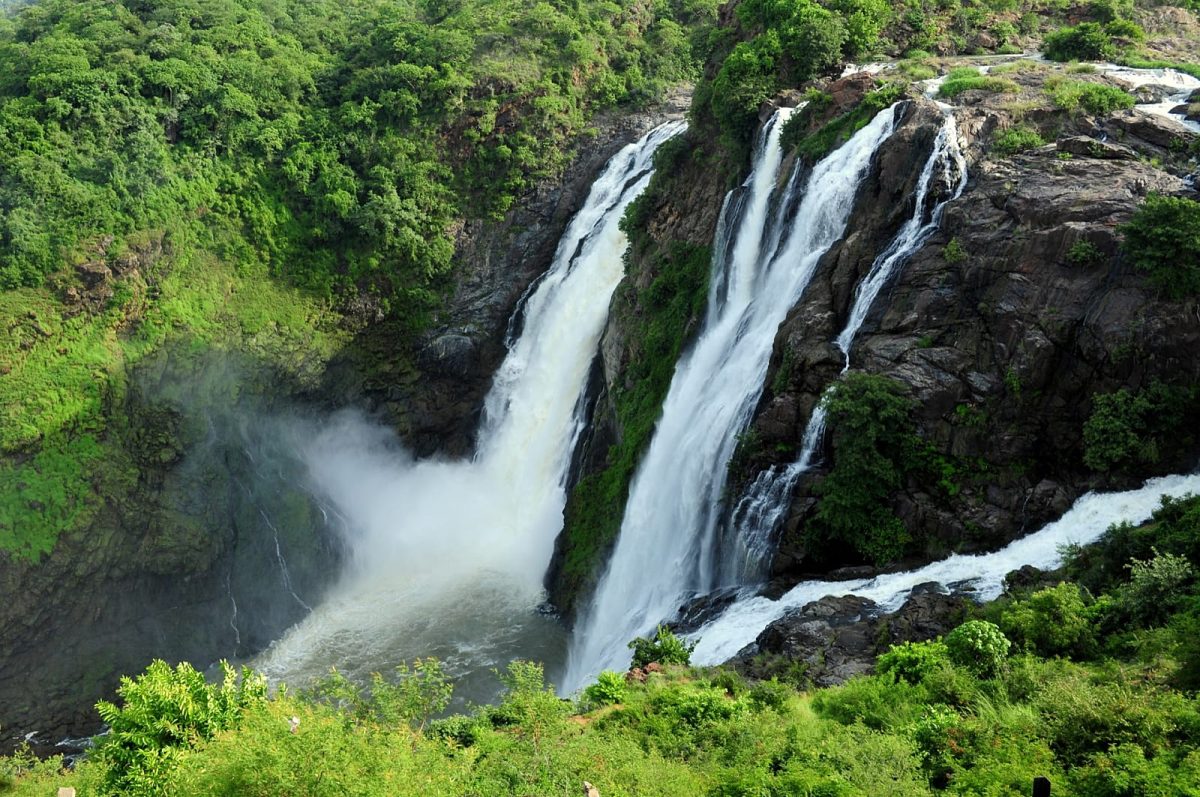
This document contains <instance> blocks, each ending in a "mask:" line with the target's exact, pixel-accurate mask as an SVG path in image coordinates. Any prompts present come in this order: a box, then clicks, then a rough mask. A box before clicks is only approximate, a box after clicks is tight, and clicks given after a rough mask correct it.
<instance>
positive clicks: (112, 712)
mask: <svg viewBox="0 0 1200 797" xmlns="http://www.w3.org/2000/svg"><path fill="white" fill-rule="evenodd" d="M221 671H222V675H223V678H222V681H221V684H220V685H215V684H209V683H207V682H206V681H205V680H204V674H203V673H201V672H198V671H197V670H196V669H195V668H193V667H192V666H191V665H190V664H187V663H186V662H185V663H183V664H180V665H179V666H178V667H176V668H174V669H172V668H171V666H170V665H169V664H167V663H166V662H165V661H158V660H156V661H154V662H152V663H151V664H150V666H149V667H147V668H146V672H145V673H143V674H142V675H139V676H138V677H137V678H136V679H131V678H122V679H121V686H120V687H119V688H118V689H117V694H118V695H119V696H120V698H121V702H122V704H121V705H120V706H117V705H115V704H113V703H109V702H106V701H101V702H100V703H97V704H96V710H97V712H98V713H99V714H100V719H102V720H103V721H104V723H105V724H106V725H108V727H109V733H108V734H107V735H106V736H104V737H103V738H102V739H100V741H99V743H98V745H97V746H96V749H95V750H94V752H93V753H92V754H91V755H90V756H89V759H90V760H92V761H94V762H95V765H96V766H97V768H98V769H99V770H100V772H101V787H100V793H102V794H118V795H135V796H136V795H160V794H162V795H166V794H170V792H169V791H165V790H164V789H163V785H162V784H163V781H164V780H165V778H166V777H167V776H168V774H169V772H170V770H171V768H172V767H173V766H174V765H175V762H176V761H177V760H178V758H179V756H180V754H181V751H182V750H183V749H186V748H189V747H192V746H195V745H197V744H199V743H200V742H202V741H204V740H207V739H212V738H213V737H214V736H216V734H217V733H219V732H221V731H224V730H228V729H230V728H234V727H236V726H237V724H238V722H239V720H240V719H241V717H242V714H243V712H245V711H247V710H250V709H252V708H254V707H257V706H260V705H262V704H263V703H264V702H265V701H266V695H267V686H266V682H265V681H264V680H263V678H262V677H261V676H259V675H257V674H256V673H254V672H253V671H251V670H250V669H248V668H244V669H243V670H242V673H241V676H240V677H239V676H238V674H237V673H236V672H235V671H234V669H233V668H232V667H230V666H229V665H228V664H227V663H225V662H221Z"/></svg>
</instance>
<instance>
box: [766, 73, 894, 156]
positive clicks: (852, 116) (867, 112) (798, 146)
mask: <svg viewBox="0 0 1200 797" xmlns="http://www.w3.org/2000/svg"><path fill="white" fill-rule="evenodd" d="M905 91H906V86H905V85H904V83H903V82H899V81H897V82H893V83H887V84H884V85H883V86H881V87H879V88H877V89H875V90H874V91H870V92H867V94H866V96H864V97H863V99H862V102H860V103H859V104H858V105H857V106H855V107H854V108H852V109H850V110H849V111H846V112H845V113H843V114H841V115H840V116H837V117H834V118H833V119H831V120H829V121H828V122H826V123H825V124H823V125H820V126H816V119H817V118H818V117H819V116H820V114H821V113H822V112H823V111H824V106H823V105H822V104H820V103H813V102H811V101H810V102H809V105H808V106H806V107H805V108H804V110H802V111H800V112H799V113H797V114H795V115H794V116H792V118H791V119H789V120H788V122H787V124H786V125H785V126H784V128H783V131H782V132H781V133H780V146H782V147H783V148H784V150H785V151H787V150H789V149H794V150H795V151H796V153H797V154H798V155H800V156H801V157H803V158H805V159H807V160H808V161H809V162H810V163H816V162H817V161H819V160H821V159H822V158H824V157H825V156H826V155H828V154H829V153H831V152H833V151H834V150H835V149H837V148H838V147H839V146H841V145H842V144H844V143H845V142H847V141H849V140H850V137H851V136H853V135H854V134H855V133H857V132H858V131H859V130H861V129H862V128H864V127H866V126H867V124H869V123H870V121H871V120H872V119H874V118H875V115H876V114H878V113H879V112H880V111H882V110H884V109H885V108H889V107H891V106H892V105H893V104H895V103H896V102H899V101H900V100H902V99H903V98H904V96H905ZM814 127H815V129H813V128H814Z"/></svg>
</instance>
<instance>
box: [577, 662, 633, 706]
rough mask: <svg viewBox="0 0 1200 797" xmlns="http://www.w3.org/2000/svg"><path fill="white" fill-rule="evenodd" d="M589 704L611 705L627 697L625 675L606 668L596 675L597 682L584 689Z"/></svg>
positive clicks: (584, 695)
mask: <svg viewBox="0 0 1200 797" xmlns="http://www.w3.org/2000/svg"><path fill="white" fill-rule="evenodd" d="M583 697H584V700H585V701H586V702H587V704H588V705H589V706H611V705H615V704H617V703H620V702H621V701H622V700H624V699H625V677H624V676H623V675H621V673H619V672H613V671H612V670H605V671H604V672H602V673H600V674H599V675H598V676H596V683H594V684H591V685H590V686H588V688H587V689H584V690H583Z"/></svg>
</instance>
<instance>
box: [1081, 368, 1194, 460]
mask: <svg viewBox="0 0 1200 797" xmlns="http://www.w3.org/2000/svg"><path fill="white" fill-rule="evenodd" d="M1197 416H1200V388H1198V387H1196V386H1182V385H1165V384H1163V383H1162V382H1158V381H1154V382H1151V383H1150V385H1149V386H1148V387H1146V388H1145V389H1143V390H1140V391H1137V392H1131V391H1130V390H1129V389H1128V388H1121V389H1120V390H1118V391H1116V392H1115V393H1103V394H1097V395H1095V396H1093V397H1092V412H1091V414H1090V415H1089V416H1088V419H1087V421H1086V422H1085V423H1084V425H1083V444H1084V453H1083V462H1084V464H1085V465H1087V466H1088V467H1089V468H1091V469H1092V470H1095V471H1100V472H1106V471H1115V472H1121V471H1128V470H1132V469H1134V468H1136V467H1139V466H1146V465H1154V464H1157V463H1158V462H1159V461H1161V460H1162V459H1163V458H1164V456H1166V455H1170V454H1172V453H1173V452H1177V451H1179V452H1184V451H1187V450H1188V449H1189V448H1190V447H1191V444H1192V440H1193V439H1194V432H1193V431H1192V427H1193V426H1194V424H1195V422H1196V419H1197ZM1168 458H1169V456H1168Z"/></svg>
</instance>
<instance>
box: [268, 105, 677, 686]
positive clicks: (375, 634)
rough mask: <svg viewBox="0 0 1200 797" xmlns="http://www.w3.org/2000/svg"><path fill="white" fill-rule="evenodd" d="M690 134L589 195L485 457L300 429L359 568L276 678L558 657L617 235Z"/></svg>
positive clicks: (627, 164) (503, 376)
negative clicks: (435, 456)
mask: <svg viewBox="0 0 1200 797" xmlns="http://www.w3.org/2000/svg"><path fill="white" fill-rule="evenodd" d="M683 127H684V125H683V123H681V122H674V123H670V124H667V125H663V126H661V127H659V128H657V129H655V130H654V131H651V132H650V133H648V134H647V135H646V136H645V137H643V138H642V139H641V140H640V141H639V142H637V143H636V144H631V145H629V146H628V147H625V148H624V149H623V150H622V151H621V152H620V153H618V154H617V155H616V156H614V157H613V158H612V160H611V161H609V163H608V165H607V167H606V168H605V170H604V172H603V174H602V175H601V176H600V177H599V178H598V179H597V180H596V182H595V183H594V184H593V186H592V189H591V192H590V194H589V196H588V198H587V201H586V203H585V205H584V207H583V208H582V209H581V210H580V211H579V212H578V213H577V214H576V216H575V217H574V219H572V221H571V223H570V225H569V226H568V228H567V231H566V232H565V234H564V235H563V238H562V240H561V241H560V242H559V246H558V250H557V253H556V255H555V259H554V262H553V264H552V265H551V267H550V270H549V271H548V272H547V273H546V275H545V276H544V277H543V278H542V279H541V280H540V281H539V283H538V284H537V287H536V289H535V290H533V291H532V292H530V293H529V294H528V295H527V296H526V297H525V300H524V302H523V304H522V308H521V311H520V312H522V313H523V318H522V322H523V323H522V324H521V333H520V335H519V336H518V337H516V338H515V339H514V340H512V341H511V345H510V349H509V353H508V356H507V357H506V359H505V361H504V363H503V365H502V366H501V367H500V369H499V371H498V372H497V374H496V377H495V381H494V383H493V386H492V389H491V392H490V393H489V394H488V398H487V401H486V405H485V411H484V420H483V423H482V425H481V429H480V433H479V440H480V442H479V446H478V452H477V454H476V456H475V458H474V459H473V460H471V461H464V462H447V461H438V460H425V461H416V460H414V459H413V458H412V457H410V456H409V455H408V454H407V453H406V452H405V451H403V450H402V449H401V448H400V447H399V445H398V444H397V442H396V440H395V438H394V435H393V434H392V433H391V432H390V431H389V430H385V429H382V428H380V427H377V426H373V425H371V424H369V423H367V422H365V421H364V420H362V419H361V418H360V417H358V416H356V415H352V414H348V413H343V414H341V415H339V416H335V418H334V419H333V420H332V421H331V422H329V423H326V424H323V425H321V426H308V427H301V428H297V429H294V430H293V434H294V444H295V446H296V447H297V449H298V450H300V451H302V452H304V459H305V461H306V463H307V465H308V468H309V476H310V480H311V482H312V483H313V485H314V489H315V491H316V492H317V493H318V494H319V495H321V496H322V497H323V498H324V499H325V500H326V501H327V502H328V503H329V504H330V505H331V506H332V507H333V508H334V509H335V510H336V512H337V513H338V515H339V516H340V518H341V520H342V521H343V523H344V525H345V526H346V528H347V530H348V535H347V536H348V539H347V542H348V549H349V553H350V558H351V562H350V566H349V568H348V572H347V573H346V574H345V576H344V578H343V579H342V583H341V584H340V585H339V587H338V588H336V589H335V590H334V591H333V593H332V594H331V595H330V597H329V598H328V599H327V600H326V601H325V602H324V603H323V604H322V605H320V606H318V607H317V609H316V610H315V611H314V612H312V614H310V615H309V616H308V617H307V618H306V619H305V620H304V621H303V622H301V623H300V624H298V625H297V626H295V627H294V628H292V629H291V630H290V631H289V632H288V633H287V635H286V636H285V637H284V638H283V639H281V640H279V641H278V642H276V643H275V644H274V645H273V646H272V647H271V648H270V649H268V650H267V651H266V652H265V653H264V654H263V655H262V656H261V657H260V659H259V660H258V661H257V662H256V665H257V666H258V667H259V668H260V669H261V670H262V671H263V672H265V673H266V674H267V675H268V676H269V677H271V678H273V679H280V678H286V679H288V680H292V681H304V680H308V679H310V678H313V677H319V676H323V675H325V674H326V673H327V672H328V670H329V667H330V666H337V667H338V668H339V670H342V671H343V672H345V673H347V674H349V675H351V676H365V675H366V674H367V673H369V672H371V671H379V670H384V669H387V668H388V667H389V666H391V665H395V664H398V663H400V662H403V661H405V660H407V659H410V658H413V657H416V656H438V657H440V658H441V659H443V661H444V663H445V665H446V667H447V669H448V671H450V672H451V673H452V674H455V675H465V676H467V677H468V678H470V677H472V676H474V675H475V674H478V673H483V674H486V673H487V671H488V668H490V667H493V666H497V665H503V663H504V662H506V661H508V660H510V659H512V658H515V657H517V656H520V657H524V658H537V659H541V660H544V661H554V660H555V659H559V658H561V656H562V647H563V645H564V640H563V631H562V630H561V628H559V627H558V625H557V623H555V622H554V621H553V620H552V619H551V618H548V617H542V616H540V615H538V614H537V613H536V611H535V608H536V606H537V604H538V603H539V602H540V601H541V600H542V583H541V580H542V576H543V574H544V573H545V571H546V567H547V565H548V564H549V561H550V557H551V555H552V553H553V548H554V540H555V538H556V537H557V536H558V533H559V531H560V530H561V527H562V510H563V506H564V504H565V501H566V493H565V482H566V477H567V470H568V468H569V465H570V461H571V455H572V451H573V449H574V446H575V443H576V441H577V439H578V437H579V434H580V432H581V430H582V428H583V417H582V413H581V408H580V406H579V405H580V398H581V396H582V394H583V392H584V388H585V384H586V381H587V378H588V374H589V371H590V368H591V365H592V360H593V358H594V356H595V352H596V348H597V344H598V342H599V339H600V334H601V332H602V330H603V327H604V323H605V321H606V319H607V315H608V304H609V298H610V297H611V295H612V292H613V290H614V289H615V288H616V286H617V284H618V283H619V282H620V280H621V278H622V276H623V272H624V262H623V255H624V251H625V248H626V240H625V236H624V235H623V234H622V233H621V232H620V230H619V228H618V223H619V221H620V219H621V217H622V216H623V215H624V211H625V208H626V207H628V205H629V203H630V202H632V201H633V200H634V199H635V198H636V197H637V196H638V195H639V194H640V193H641V192H642V191H643V190H644V189H645V187H646V185H647V184H648V182H649V180H650V175H651V171H652V158H653V155H654V152H655V150H656V149H657V148H658V146H659V145H661V144H662V143H663V142H665V141H666V140H668V139H669V138H671V137H672V136H674V135H676V134H678V133H679V132H680V131H682V130H683ZM489 680H490V679H489ZM458 691H459V693H460V694H463V693H464V692H465V693H466V695H467V696H468V697H471V698H473V699H480V698H483V699H486V698H487V697H489V695H487V694H486V693H479V692H478V691H476V693H475V694H472V690H471V689H469V688H468V689H466V690H463V689H462V685H461V684H460V688H459V690H458Z"/></svg>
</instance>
